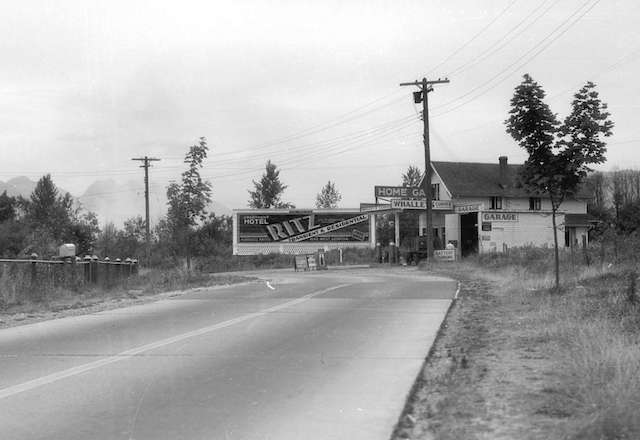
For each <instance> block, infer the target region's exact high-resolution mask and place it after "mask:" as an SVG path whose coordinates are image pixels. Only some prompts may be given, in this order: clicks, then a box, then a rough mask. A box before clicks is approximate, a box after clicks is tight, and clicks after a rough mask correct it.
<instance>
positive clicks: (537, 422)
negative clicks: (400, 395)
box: [393, 274, 569, 440]
mask: <svg viewBox="0 0 640 440" xmlns="http://www.w3.org/2000/svg"><path fill="white" fill-rule="evenodd" d="M456 275H457V276H458V278H460V279H461V290H460V295H459V297H458V300H457V301H456V303H455V304H454V305H453V306H452V308H451V309H450V311H449V314H448V316H447V318H446V320H445V322H444V324H443V326H442V328H441V331H440V333H439V336H438V338H437V339H436V342H435V344H434V346H433V347H432V349H431V352H430V354H429V356H428V358H427V360H426V362H425V365H424V368H423V370H422V372H421V374H420V375H419V377H418V378H417V380H416V383H415V384H414V387H413V390H412V392H411V394H410V396H409V398H408V401H407V405H406V407H405V411H404V413H403V415H402V416H401V417H400V420H399V423H398V426H397V427H396V430H395V433H394V436H393V439H394V440H397V439H439V440H444V439H451V440H453V439H492V440H493V439H516V438H517V439H550V438H563V436H564V435H563V434H562V433H561V431H562V430H563V429H564V428H563V426H564V421H565V419H566V417H568V416H569V414H567V413H565V412H563V411H562V407H561V406H560V405H557V404H556V402H554V393H553V389H554V388H553V383H554V381H555V380H556V379H557V376H556V375H557V371H558V368H559V365H558V361H557V360H555V359H554V355H553V350H552V349H551V347H550V345H549V341H548V340H547V339H545V338H544V337H541V336H540V334H539V332H538V331H537V330H536V325H538V321H537V320H538V316H537V315H536V310H535V305H536V301H535V300H533V301H532V300H530V299H528V297H527V296H526V295H507V294H504V290H503V289H501V288H500V286H499V283H497V282H495V281H484V280H471V279H468V278H467V279H465V277H464V275H461V274H456Z"/></svg>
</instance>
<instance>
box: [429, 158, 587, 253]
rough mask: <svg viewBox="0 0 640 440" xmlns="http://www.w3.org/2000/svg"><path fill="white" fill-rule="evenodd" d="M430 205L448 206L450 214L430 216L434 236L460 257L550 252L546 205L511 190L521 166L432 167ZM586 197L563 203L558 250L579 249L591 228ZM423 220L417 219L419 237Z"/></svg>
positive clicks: (504, 160)
mask: <svg viewBox="0 0 640 440" xmlns="http://www.w3.org/2000/svg"><path fill="white" fill-rule="evenodd" d="M431 165H432V170H433V172H432V178H431V183H432V188H433V191H434V194H433V197H434V199H435V200H443V201H445V200H450V201H451V203H452V206H453V212H452V211H435V210H434V211H433V227H434V235H437V236H438V237H440V238H441V239H442V240H443V242H444V243H448V242H451V243H453V244H454V245H455V246H456V248H457V249H458V250H459V252H460V254H461V255H462V256H464V255H468V254H470V253H473V252H480V253H485V252H502V251H504V250H505V249H506V248H509V247H514V246H525V245H534V246H545V245H548V246H553V225H552V219H551V202H550V201H549V198H548V197H539V196H532V195H531V194H529V193H528V192H527V191H526V190H525V189H524V188H522V187H521V186H520V185H518V184H517V176H518V171H519V169H520V167H521V166H522V165H510V164H508V163H507V157H506V156H501V157H500V158H499V160H498V162H497V163H474V162H432V164H431ZM589 199H590V194H588V193H587V192H585V191H584V190H581V191H580V192H579V193H578V194H577V196H576V197H573V198H571V199H568V200H565V201H564V202H563V203H562V204H561V206H560V208H559V211H558V213H557V216H556V221H557V224H558V229H559V234H558V242H559V244H560V246H563V245H564V246H571V245H575V244H580V245H581V244H583V243H586V242H587V240H588V230H589V227H590V226H591V224H590V217H589V216H588V214H587V202H588V201H589ZM425 219H426V215H425V214H424V213H422V214H421V215H420V218H419V225H420V226H419V227H420V231H421V235H422V234H423V233H424V231H425V226H426V220H425Z"/></svg>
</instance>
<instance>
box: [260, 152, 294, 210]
mask: <svg viewBox="0 0 640 440" xmlns="http://www.w3.org/2000/svg"><path fill="white" fill-rule="evenodd" d="M277 168H278V167H277V166H276V164H274V163H272V162H271V160H268V161H267V164H266V165H265V172H264V174H263V175H262V177H261V178H260V181H259V182H256V181H255V180H254V181H253V186H254V190H253V191H251V190H249V196H250V199H249V207H250V208H292V207H293V205H292V204H291V203H287V202H283V201H282V200H281V197H282V193H283V192H284V190H285V189H287V185H284V184H283V183H282V182H281V181H280V170H278V169H277Z"/></svg>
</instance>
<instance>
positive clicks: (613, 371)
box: [463, 246, 640, 440]
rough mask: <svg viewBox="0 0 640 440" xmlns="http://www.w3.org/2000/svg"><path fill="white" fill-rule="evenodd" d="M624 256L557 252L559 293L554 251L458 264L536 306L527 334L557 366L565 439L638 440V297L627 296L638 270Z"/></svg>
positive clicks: (528, 250) (530, 251)
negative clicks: (540, 342)
mask: <svg viewBox="0 0 640 440" xmlns="http://www.w3.org/2000/svg"><path fill="white" fill-rule="evenodd" d="M622 249H623V247H622V246H619V247H618V249H617V250H618V252H617V255H616V254H614V252H613V251H612V250H611V249H610V250H607V251H606V252H604V253H603V252H602V249H601V248H599V247H594V248H592V249H590V250H589V253H588V254H587V255H588V256H590V257H591V258H588V259H585V258H584V254H582V253H580V254H578V253H577V252H574V253H573V254H572V253H571V252H570V251H564V252H562V253H561V281H562V288H561V289H560V290H559V291H555V290H553V289H552V286H553V272H552V271H553V269H552V268H553V253H552V249H543V248H520V249H512V250H510V252H509V253H508V254H504V255H500V254H489V255H482V256H478V257H476V258H475V259H471V260H468V261H466V262H465V263H463V264H467V265H469V268H470V270H478V269H479V272H480V273H482V276H484V277H485V278H488V279H491V280H493V281H494V282H496V283H497V284H498V285H499V286H500V289H501V291H502V292H504V294H506V295H514V296H516V297H517V295H521V296H522V297H523V298H526V299H527V300H528V301H532V303H533V304H534V312H533V313H534V316H535V322H536V326H535V330H533V331H534V332H536V331H537V332H538V336H542V337H543V339H544V340H548V341H550V342H549V347H550V350H551V357H552V358H553V359H556V360H557V368H558V370H557V372H558V374H559V377H560V380H559V382H558V383H557V384H555V385H554V386H553V387H552V394H553V396H555V397H554V405H556V406H557V410H558V411H560V412H562V413H567V414H570V417H569V418H568V419H567V424H566V426H565V427H564V429H565V434H564V437H566V438H570V439H576V440H577V439H584V440H596V439H640V305H638V302H639V300H640V298H638V297H637V296H636V297H633V296H632V295H631V294H630V290H629V289H630V288H635V283H634V284H633V285H632V282H631V279H632V278H635V277H637V274H638V271H637V266H636V257H635V256H631V255H625V254H627V253H628V252H633V253H635V249H631V248H627V250H625V251H624V252H622V251H621V250H622ZM603 255H604V258H603V257H602V256H603ZM586 261H588V262H589V263H590V264H589V265H587V264H585V262H586ZM630 274H632V275H630Z"/></svg>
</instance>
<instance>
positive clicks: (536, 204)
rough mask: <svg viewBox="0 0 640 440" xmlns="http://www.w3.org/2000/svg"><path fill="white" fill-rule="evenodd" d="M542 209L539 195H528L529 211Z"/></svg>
mask: <svg viewBox="0 0 640 440" xmlns="http://www.w3.org/2000/svg"><path fill="white" fill-rule="evenodd" d="M541 209H542V199H540V197H529V211H540V210H541Z"/></svg>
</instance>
